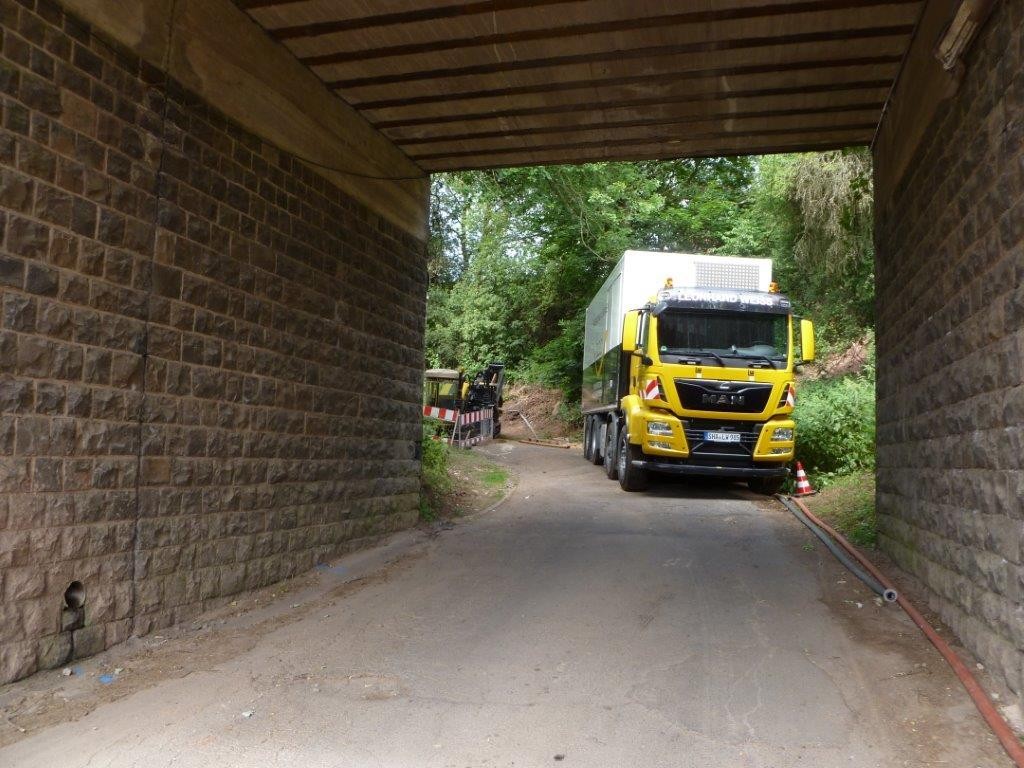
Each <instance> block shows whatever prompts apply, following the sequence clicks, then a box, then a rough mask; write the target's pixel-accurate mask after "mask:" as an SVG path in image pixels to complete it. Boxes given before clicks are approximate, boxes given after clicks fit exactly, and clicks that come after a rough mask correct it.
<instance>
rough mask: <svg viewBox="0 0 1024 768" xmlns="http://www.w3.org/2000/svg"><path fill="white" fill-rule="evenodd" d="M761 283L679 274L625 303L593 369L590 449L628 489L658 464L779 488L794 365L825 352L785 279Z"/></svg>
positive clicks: (587, 401)
mask: <svg viewBox="0 0 1024 768" xmlns="http://www.w3.org/2000/svg"><path fill="white" fill-rule="evenodd" d="M684 256H687V258H689V259H698V258H700V259H703V260H711V263H715V260H716V259H722V258H730V257H714V256H690V255H684ZM731 258H733V259H735V257H731ZM749 261H755V260H749ZM754 266H758V267H760V266H761V265H754ZM761 271H762V272H763V269H762V270H761ZM760 277H763V274H762V275H759V278H760ZM752 283H753V284H752ZM758 287H759V286H758V285H757V284H756V282H754V281H750V282H748V283H747V285H746V287H741V288H733V287H727V286H722V285H716V286H680V287H677V286H675V285H674V284H673V280H672V279H671V278H669V279H667V280H665V281H664V283H663V285H662V287H661V288H660V290H657V291H656V292H655V293H654V295H653V296H651V297H650V299H649V300H648V301H646V302H645V303H644V304H643V305H642V306H640V307H638V308H635V309H627V310H625V311H622V312H616V313H615V314H616V315H617V316H618V317H620V318H621V324H622V325H621V336H620V337H619V338H620V339H621V343H620V344H618V345H615V346H616V347H617V348H612V349H609V351H608V352H609V353H610V354H606V355H604V356H602V357H603V358H604V362H602V363H601V364H599V365H597V366H591V367H589V368H588V370H589V375H585V377H584V413H585V415H586V422H585V423H586V429H585V441H584V455H585V456H586V457H587V458H588V459H590V460H591V461H594V462H595V463H601V464H603V465H604V466H605V469H606V472H607V473H608V476H609V477H612V478H617V479H618V480H619V482H620V484H621V485H622V487H623V488H624V489H626V490H639V489H641V488H643V487H644V486H645V485H646V481H647V477H648V474H649V473H650V472H658V473H668V474H677V475H705V476H717V477H735V478H741V479H745V480H746V481H747V482H748V483H749V485H750V486H751V488H752V489H754V490H756V491H759V492H763V493H770V492H774V491H776V490H777V489H778V487H779V486H780V485H781V483H782V481H783V480H784V479H785V477H786V476H787V474H788V473H789V469H788V466H789V463H790V462H791V461H792V460H793V458H794V447H795V439H796V424H795V422H794V421H793V416H792V414H793V409H794V406H795V403H796V384H795V371H796V367H797V366H798V365H800V364H801V363H802V362H806V361H807V360H810V359H813V357H814V329H813V325H812V324H811V323H810V321H808V320H801V319H800V318H797V317H795V316H794V315H793V312H792V305H791V303H790V301H789V299H787V298H786V297H785V296H784V295H782V294H781V293H779V292H778V290H777V288H776V286H775V285H774V283H771V282H768V284H767V285H763V287H764V288H766V289H767V290H757V288H758ZM620 306H622V304H620ZM616 335H618V334H616ZM609 346H610V345H609ZM609 373H610V374H611V375H609Z"/></svg>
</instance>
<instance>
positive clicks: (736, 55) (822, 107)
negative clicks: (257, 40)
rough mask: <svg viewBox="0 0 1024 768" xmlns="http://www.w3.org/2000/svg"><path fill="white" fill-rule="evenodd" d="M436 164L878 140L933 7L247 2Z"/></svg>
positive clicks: (759, 2) (607, 1)
mask: <svg viewBox="0 0 1024 768" xmlns="http://www.w3.org/2000/svg"><path fill="white" fill-rule="evenodd" d="M235 1H236V2H237V4H238V5H239V6H241V7H242V8H243V9H244V10H245V11H247V12H248V13H249V14H250V15H251V16H252V18H253V19H255V21H256V22H257V23H258V24H260V25H261V26H262V27H263V28H264V29H265V30H266V31H267V33H268V34H269V35H271V36H272V37H273V38H275V39H277V40H279V41H280V42H281V43H282V44H284V45H286V46H287V47H288V48H289V49H290V50H291V51H292V52H293V53H294V54H295V56H296V57H298V59H299V60H300V61H302V62H303V63H304V64H306V65H307V66H308V67H310V68H311V69H312V70H313V71H314V72H315V73H316V74H317V75H318V76H319V77H320V78H321V79H322V80H323V81H324V82H325V83H327V85H328V87H329V88H330V89H331V90H333V91H334V92H336V93H337V94H338V95H339V96H340V97H341V98H342V99H344V100H345V101H347V102H348V103H349V104H351V105H352V106H353V107H355V108H356V109H357V110H359V111H360V112H361V113H362V114H363V115H364V116H365V117H366V119H367V120H368V121H369V122H370V123H372V124H373V125H374V126H376V127H377V128H378V129H379V130H380V131H382V132H383V133H384V134H385V135H386V136H388V137H389V138H390V139H391V140H392V141H394V142H395V143H396V144H397V145H398V146H399V147H401V148H402V150H404V151H405V153H406V154H407V155H408V156H409V157H410V158H412V159H413V160H414V161H415V162H416V163H417V164H419V165H420V166H421V167H422V168H423V169H424V170H427V171H441V170H462V169H470V168H489V167H500V166H510V165H535V164H546V163H564V162H581V161H587V160H610V159H615V160H633V159H649V158H672V157H684V156H700V155H723V154H737V153H739V154H743V153H763V152H772V151H787V150H811V149H825V148H833V147H839V146H848V145H853V144H865V143H867V142H869V141H870V140H871V138H872V136H873V135H874V131H875V126H876V125H877V124H878V121H879V118H880V116H881V111H882V106H883V104H884V102H885V99H886V97H887V95H888V93H889V90H890V88H891V87H892V84H893V81H894V79H895V77H896V74H897V72H898V70H899V68H900V63H901V60H902V57H903V54H904V52H905V51H906V49H907V46H908V45H909V43H910V38H911V35H912V33H913V30H914V26H915V23H916V21H917V18H918V15H919V13H920V11H921V0H774V1H766V0H687V1H686V2H682V1H681V0H675V1H674V2H673V1H672V0H465V1H464V2H454V1H453V0H235Z"/></svg>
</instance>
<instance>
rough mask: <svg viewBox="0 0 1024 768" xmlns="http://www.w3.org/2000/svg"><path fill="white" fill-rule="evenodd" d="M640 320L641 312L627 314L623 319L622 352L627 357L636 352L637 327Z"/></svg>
mask: <svg viewBox="0 0 1024 768" xmlns="http://www.w3.org/2000/svg"><path fill="white" fill-rule="evenodd" d="M639 319H640V313H639V312H627V313H626V316H625V317H624V318H623V319H622V351H623V352H625V353H626V354H627V355H631V354H633V352H634V350H636V326H637V321H638V320H639Z"/></svg>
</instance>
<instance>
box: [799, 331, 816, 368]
mask: <svg viewBox="0 0 1024 768" xmlns="http://www.w3.org/2000/svg"><path fill="white" fill-rule="evenodd" d="M800 357H801V359H802V362H805V363H809V362H811V361H812V360H813V359H814V323H812V322H811V321H810V320H801V321H800Z"/></svg>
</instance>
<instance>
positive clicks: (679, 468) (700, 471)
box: [633, 459, 789, 477]
mask: <svg viewBox="0 0 1024 768" xmlns="http://www.w3.org/2000/svg"><path fill="white" fill-rule="evenodd" d="M633 466H634V467H637V468H638V469H646V470H647V471H649V472H661V473H663V474H666V475H703V476H704V477H786V476H787V475H789V468H788V467H785V466H782V467H737V466H729V465H724V466H715V465H712V464H687V463H682V462H674V461H650V460H647V459H637V460H634V461H633Z"/></svg>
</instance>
